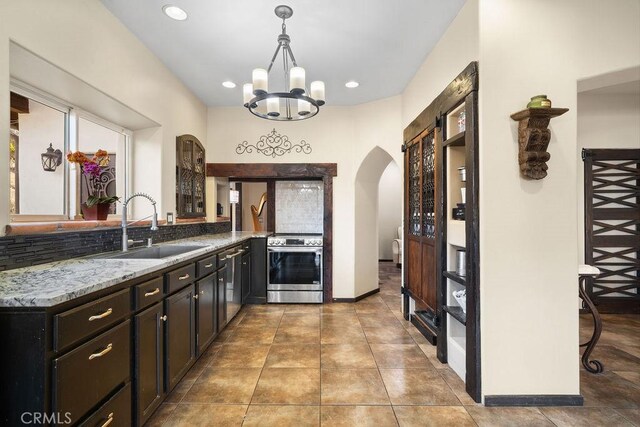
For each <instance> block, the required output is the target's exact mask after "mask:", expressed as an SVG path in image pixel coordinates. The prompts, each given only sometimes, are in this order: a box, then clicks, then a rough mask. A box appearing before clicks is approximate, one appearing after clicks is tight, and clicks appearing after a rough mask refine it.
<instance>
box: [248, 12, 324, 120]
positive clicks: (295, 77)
mask: <svg viewBox="0 0 640 427" xmlns="http://www.w3.org/2000/svg"><path fill="white" fill-rule="evenodd" d="M275 14H276V16H277V17H279V18H281V19H282V33H281V34H280V35H279V36H278V47H277V48H276V52H275V53H274V54H273V57H272V59H271V63H270V64H269V68H267V69H266V70H265V69H264V68H256V69H255V70H253V73H252V76H251V77H252V83H246V84H244V85H243V86H242V96H243V103H244V106H245V107H246V108H247V109H248V110H249V111H250V112H251V113H252V114H254V115H255V116H258V117H260V118H263V119H268V120H279V121H293V120H304V119H308V118H311V117H313V116H315V115H316V114H318V112H319V111H320V107H321V106H322V105H324V103H325V87H324V82H322V81H319V80H318V81H313V82H311V84H310V85H309V90H307V87H306V72H305V69H304V68H302V67H299V66H298V64H297V63H296V58H295V56H293V51H292V50H291V46H290V43H291V38H290V37H289V35H288V34H287V25H286V22H285V21H286V20H287V19H288V18H291V15H293V9H291V8H290V7H289V6H284V5H280V6H277V7H276V8H275ZM279 53H282V66H283V69H284V76H283V77H284V79H283V80H284V81H283V83H284V85H283V90H282V91H279V92H276V91H272V92H270V91H269V73H270V72H271V69H272V68H273V64H274V63H275V61H276V60H277V59H278V54H279ZM272 83H273V79H272Z"/></svg>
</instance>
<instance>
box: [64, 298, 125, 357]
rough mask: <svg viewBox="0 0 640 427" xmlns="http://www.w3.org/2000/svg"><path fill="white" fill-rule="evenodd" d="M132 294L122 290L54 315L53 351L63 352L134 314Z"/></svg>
mask: <svg viewBox="0 0 640 427" xmlns="http://www.w3.org/2000/svg"><path fill="white" fill-rule="evenodd" d="M129 295H130V294H129V289H123V290H121V291H119V292H116V293H114V294H111V295H109V296H106V297H104V298H100V299H99V300H96V301H92V302H89V303H87V304H84V305H81V306H80V307H76V308H74V309H72V310H69V311H65V312H64V313H61V314H57V315H56V316H54V321H53V322H54V344H53V345H54V350H55V351H61V350H64V349H65V348H67V347H69V346H70V345H72V344H74V343H76V342H78V341H80V340H81V339H83V338H86V337H88V336H91V335H93V334H95V333H96V332H99V331H102V330H104V329H106V328H107V327H109V326H111V325H114V324H116V323H117V322H118V321H120V320H121V319H123V318H124V317H126V316H127V315H128V314H129V313H130V311H131V300H130V297H129Z"/></svg>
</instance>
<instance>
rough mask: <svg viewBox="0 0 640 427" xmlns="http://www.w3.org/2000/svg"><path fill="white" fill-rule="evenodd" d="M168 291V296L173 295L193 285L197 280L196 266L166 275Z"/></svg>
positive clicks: (186, 267) (191, 265)
mask: <svg viewBox="0 0 640 427" xmlns="http://www.w3.org/2000/svg"><path fill="white" fill-rule="evenodd" d="M165 276H166V278H167V280H166V291H167V294H170V293H173V292H175V291H177V290H178V289H181V288H183V287H185V286H186V285H188V284H189V283H192V282H193V281H194V279H195V278H196V265H195V264H189V265H187V266H185V267H182V268H179V269H177V270H173V271H172V272H170V273H167V274H166V275H165Z"/></svg>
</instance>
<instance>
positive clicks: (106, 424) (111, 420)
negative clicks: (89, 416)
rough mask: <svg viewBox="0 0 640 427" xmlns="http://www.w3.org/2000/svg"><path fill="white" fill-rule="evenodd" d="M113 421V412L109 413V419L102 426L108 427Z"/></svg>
mask: <svg viewBox="0 0 640 427" xmlns="http://www.w3.org/2000/svg"><path fill="white" fill-rule="evenodd" d="M112 422H113V412H112V413H110V414H109V416H108V417H107V421H105V422H104V424H102V425H101V426H100V427H107V426H108V425H109V424H111V423H112Z"/></svg>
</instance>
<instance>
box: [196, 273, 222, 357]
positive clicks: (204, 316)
mask: <svg viewBox="0 0 640 427" xmlns="http://www.w3.org/2000/svg"><path fill="white" fill-rule="evenodd" d="M196 292H197V295H198V299H197V303H196V313H197V315H198V331H197V335H196V336H197V340H196V341H197V343H198V354H199V355H200V354H202V353H203V352H204V350H206V348H207V346H208V345H209V343H210V342H211V340H213V337H214V335H215V333H216V330H215V326H216V325H215V314H216V300H217V298H216V296H217V293H218V289H217V285H216V275H215V274H210V275H209V276H207V277H205V278H204V279H201V280H199V281H198V282H197V283H196Z"/></svg>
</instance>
